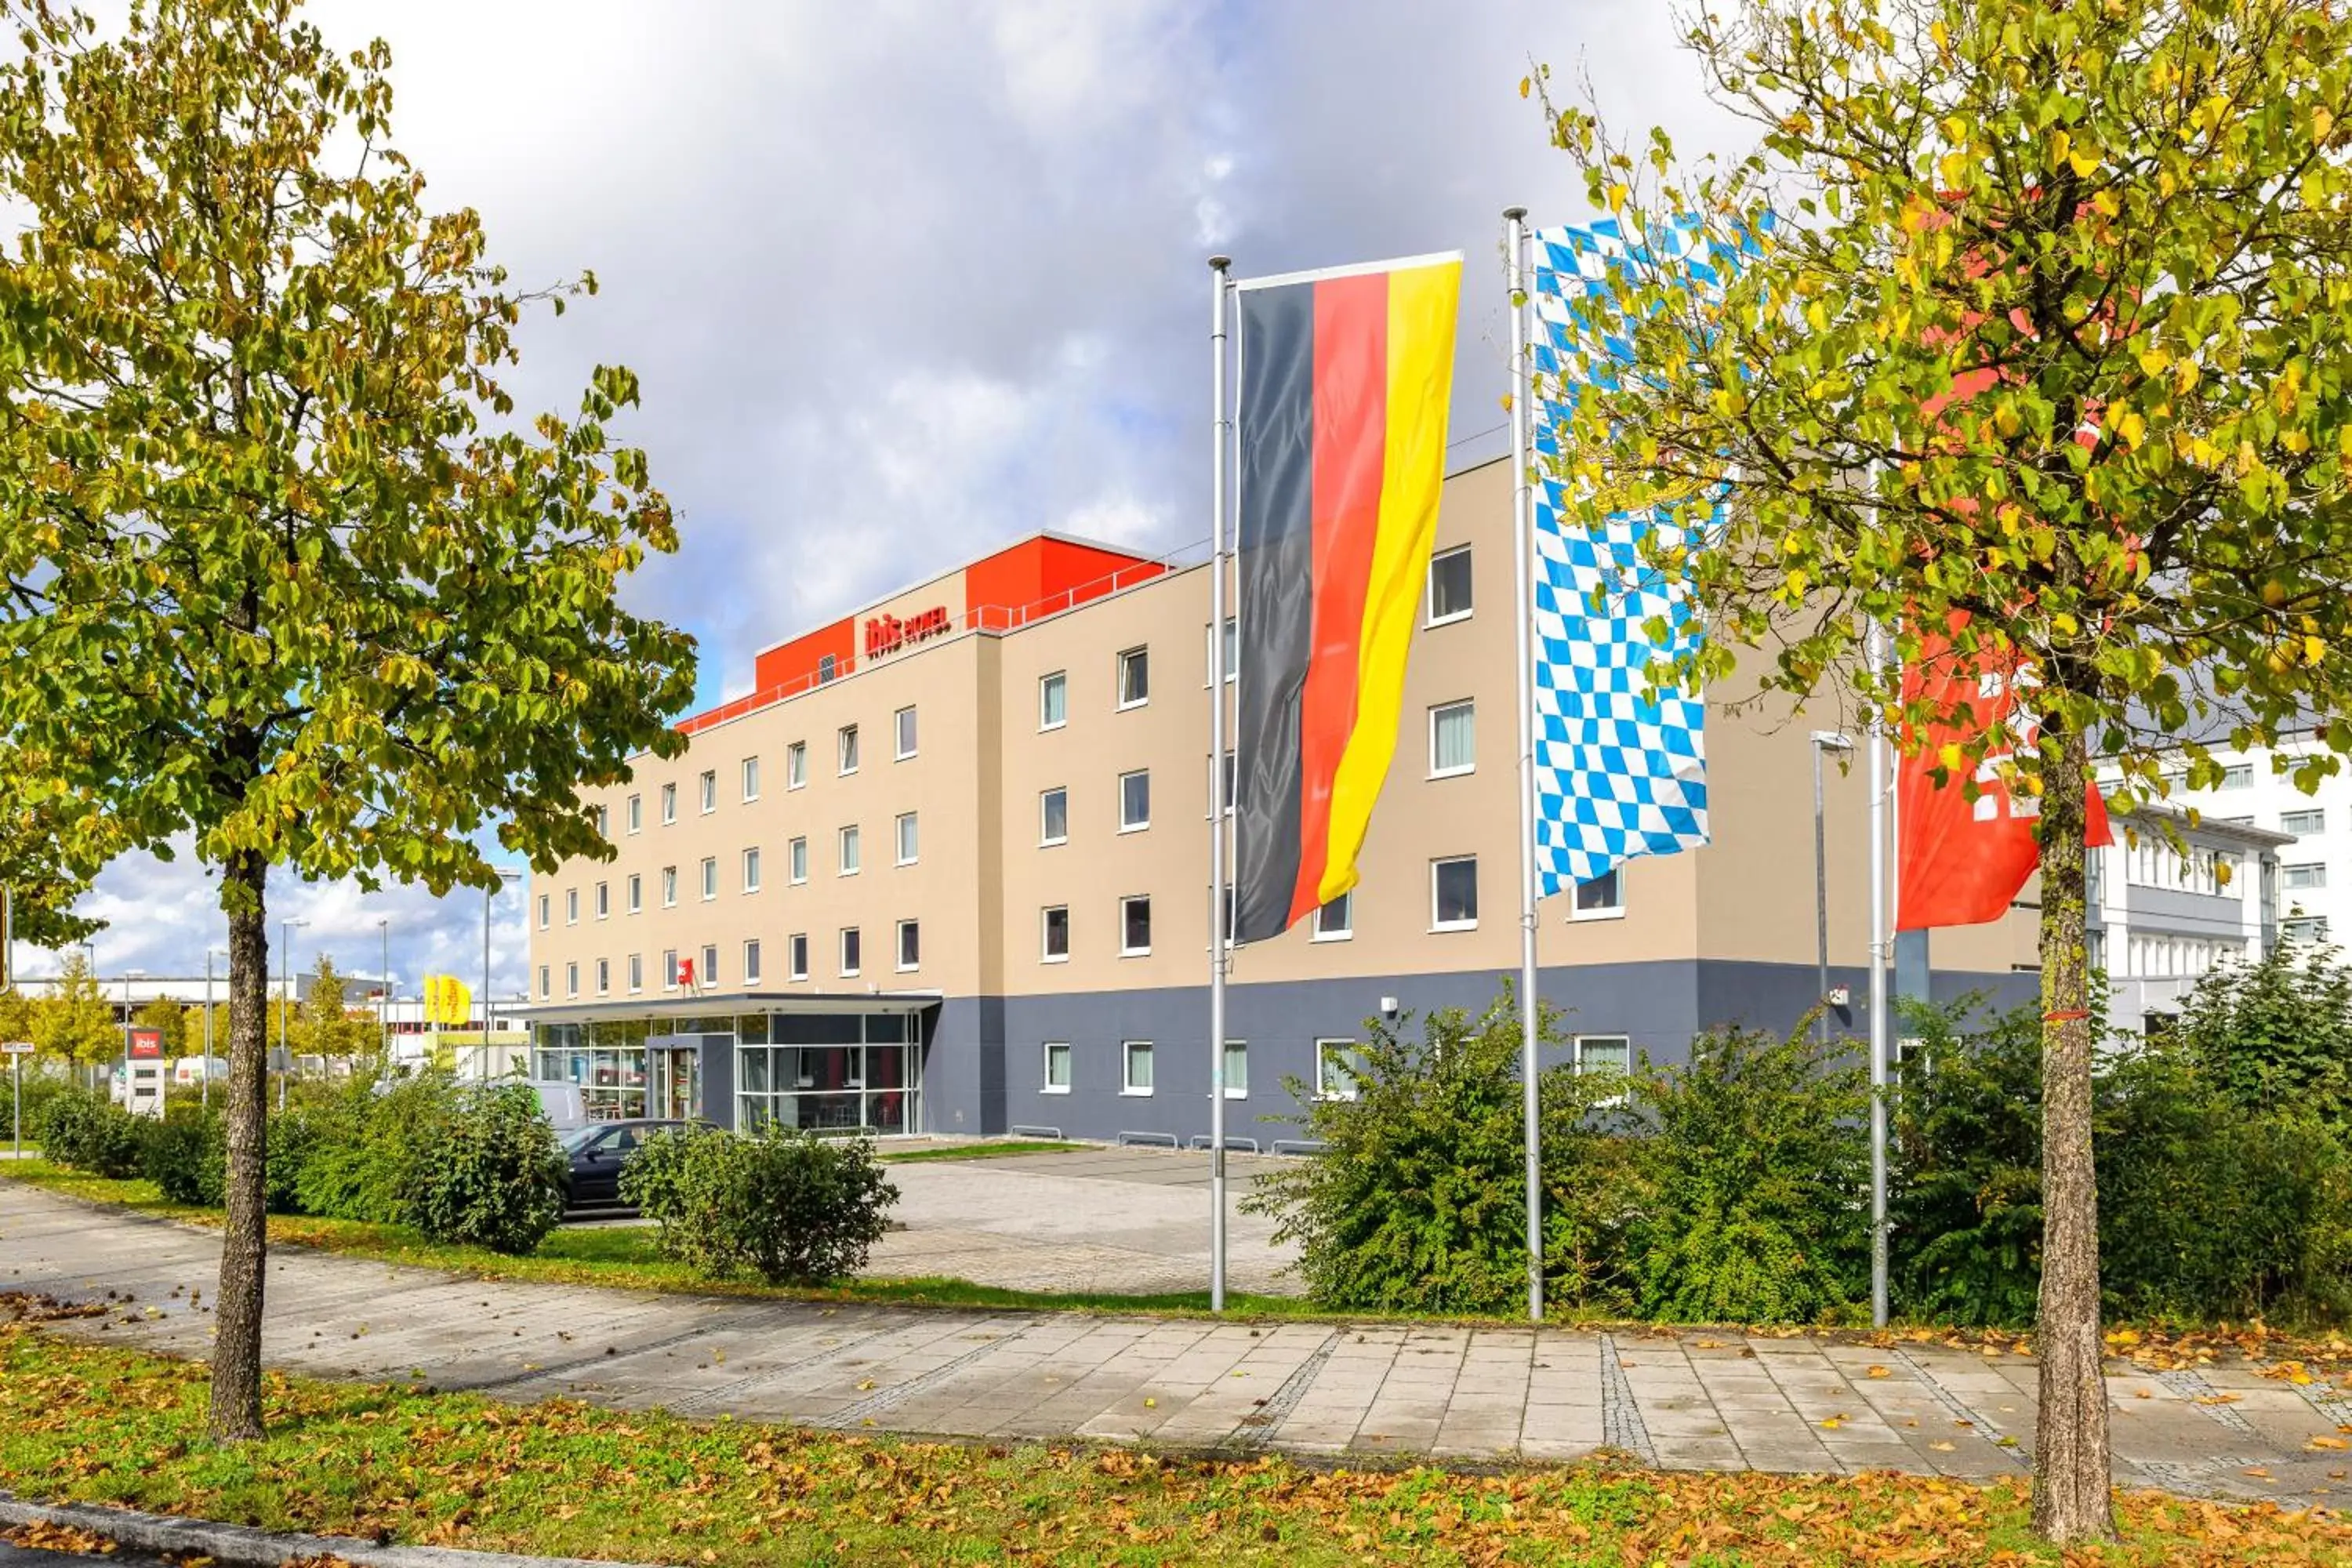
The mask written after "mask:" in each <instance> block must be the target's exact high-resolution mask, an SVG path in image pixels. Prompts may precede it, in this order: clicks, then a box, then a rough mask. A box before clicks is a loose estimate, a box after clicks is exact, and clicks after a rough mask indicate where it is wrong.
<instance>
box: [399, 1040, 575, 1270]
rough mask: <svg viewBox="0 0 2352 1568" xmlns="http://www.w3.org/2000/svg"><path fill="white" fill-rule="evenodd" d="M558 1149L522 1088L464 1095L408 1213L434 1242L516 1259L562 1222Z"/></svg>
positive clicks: (481, 1088)
mask: <svg viewBox="0 0 2352 1568" xmlns="http://www.w3.org/2000/svg"><path fill="white" fill-rule="evenodd" d="M563 1172H564V1161H563V1153H562V1150H561V1149H560V1148H558V1147H557V1145H556V1142H555V1132H554V1130H553V1129H552V1128H551V1126H549V1124H548V1121H547V1117H546V1114H545V1113H544V1112H542V1111H541V1110H540V1108H539V1096H538V1095H537V1094H535V1093H533V1092H532V1091H531V1089H530V1088H529V1087H528V1086H527V1085H523V1084H516V1083H508V1084H497V1085H485V1086H478V1087H475V1088H470V1089H466V1090H464V1091H463V1092H462V1093H460V1094H459V1095H458V1097H457V1104H456V1108H455V1114H453V1115H452V1116H450V1117H449V1119H448V1120H447V1121H446V1122H445V1123H444V1124H443V1125H442V1128H441V1142H440V1144H439V1146H438V1147H437V1148H436V1149H435V1150H434V1151H433V1152H432V1153H431V1155H430V1157H429V1158H427V1159H426V1160H425V1161H424V1163H423V1169H422V1171H421V1173H420V1180H419V1182H418V1184H417V1187H416V1190H415V1198H414V1202H413V1205H412V1213H413V1215H414V1221H415V1226H416V1228H417V1229H419V1230H421V1231H423V1232H424V1233H425V1235H426V1236H428V1237H432V1238H433V1239H434V1240H436V1241H446V1242H458V1243H463V1244H466V1245H468V1246H474V1247H488V1248H489V1249H490V1250H491V1251H493V1252H503V1253H509V1254H513V1255H520V1254H522V1253H526V1252H530V1250H532V1249H533V1248H535V1247H538V1246H539V1244H540V1243H541V1241H542V1240H544V1239H546V1237H547V1233H548V1232H549V1231H551V1230H553V1229H554V1228H555V1225H556V1222H557V1221H558V1220H560V1219H562V1217H563Z"/></svg>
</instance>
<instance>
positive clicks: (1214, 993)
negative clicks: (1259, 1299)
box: [1209, 256, 1233, 1312]
mask: <svg viewBox="0 0 2352 1568" xmlns="http://www.w3.org/2000/svg"><path fill="white" fill-rule="evenodd" d="M1232 266H1233V262H1232V260H1231V258H1227V257H1223V256H1212V257H1211V258H1209V365H1210V377H1211V380H1212V381H1213V383H1214V387H1213V391H1212V392H1211V394H1210V410H1211V412H1210V418H1209V434H1210V443H1211V451H1210V458H1209V541H1210V542H1209V1310H1211V1311H1212V1312H1222V1311H1223V1310H1225V957H1226V952H1227V949H1226V945H1225V944H1226V940H1227V938H1228V937H1229V936H1230V935H1231V933H1230V932H1229V931H1227V930H1226V929H1225V927H1226V919H1225V799H1224V795H1225V447H1226V445H1227V442H1228V439H1229V437H1230V426H1229V423H1228V421H1227V418H1226V414H1225V297H1226V294H1227V293H1228V292H1229V285H1228V283H1227V279H1226V269H1227V268H1230V267H1232Z"/></svg>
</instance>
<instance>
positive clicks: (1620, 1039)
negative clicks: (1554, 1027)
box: [1569, 1035, 1633, 1105]
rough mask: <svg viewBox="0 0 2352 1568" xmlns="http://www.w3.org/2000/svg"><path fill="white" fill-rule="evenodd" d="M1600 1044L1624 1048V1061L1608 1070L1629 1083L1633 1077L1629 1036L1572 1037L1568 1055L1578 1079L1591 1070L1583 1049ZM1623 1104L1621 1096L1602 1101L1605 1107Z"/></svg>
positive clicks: (1616, 1095) (1623, 1100)
mask: <svg viewBox="0 0 2352 1568" xmlns="http://www.w3.org/2000/svg"><path fill="white" fill-rule="evenodd" d="M1602 1044H1606V1045H1612V1046H1620V1047H1623V1048H1624V1052H1625V1059H1624V1060H1623V1061H1622V1063H1621V1064H1619V1065H1618V1066H1616V1067H1614V1068H1610V1069H1608V1070H1610V1071H1612V1072H1614V1073H1615V1074H1616V1075H1617V1076H1618V1077H1619V1078H1621V1079H1627V1080H1629V1081H1630V1080H1631V1079H1632V1078H1633V1037H1632V1036H1630V1035H1577V1036H1574V1037H1571V1038H1570V1042H1569V1053H1570V1060H1571V1061H1572V1062H1573V1063H1574V1064H1575V1069H1576V1073H1577V1075H1578V1076H1579V1077H1582V1076H1583V1075H1584V1073H1585V1072H1586V1071H1587V1070H1591V1069H1589V1068H1588V1064H1587V1063H1586V1061H1585V1059H1584V1049H1585V1047H1586V1046H1588V1045H1602ZM1624 1102H1625V1097H1624V1096H1623V1095H1622V1094H1614V1095H1612V1096H1610V1097H1609V1098H1608V1099H1607V1100H1604V1101H1602V1103H1603V1104H1606V1105H1622V1104H1623V1103H1624Z"/></svg>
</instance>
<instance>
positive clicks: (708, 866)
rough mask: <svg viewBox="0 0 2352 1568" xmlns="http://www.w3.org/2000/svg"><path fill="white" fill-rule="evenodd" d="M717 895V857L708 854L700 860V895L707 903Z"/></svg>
mask: <svg viewBox="0 0 2352 1568" xmlns="http://www.w3.org/2000/svg"><path fill="white" fill-rule="evenodd" d="M718 896H719V857H718V856H716V855H708V856H705V857H704V858H703V861H702V897H703V901H704V902H706V903H708V902H709V900H712V899H715V898H717V897H718Z"/></svg>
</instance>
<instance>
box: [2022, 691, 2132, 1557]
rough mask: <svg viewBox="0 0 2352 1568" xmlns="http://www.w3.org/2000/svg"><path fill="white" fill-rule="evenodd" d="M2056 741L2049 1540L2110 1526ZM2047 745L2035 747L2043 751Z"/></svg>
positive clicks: (2048, 969) (2048, 906) (2048, 1225)
mask: <svg viewBox="0 0 2352 1568" xmlns="http://www.w3.org/2000/svg"><path fill="white" fill-rule="evenodd" d="M2043 738H2044V740H2045V741H2047V740H2050V739H2053V738H2054V739H2056V740H2057V741H2058V742H2059V746H2058V752H2059V756H2058V760H2057V761H2056V762H2055V763H2054V764H2053V765H2052V766H2049V767H2047V768H2046V769H2045V770H2044V772H2043V774H2042V821H2041V834H2042V933H2041V942H2042V1302H2041V1310H2040V1314H2039V1316H2038V1318H2037V1319H2036V1321H2035V1328H2034V1345H2035V1348H2036V1350H2037V1351H2038V1352H2040V1354H2041V1360H2042V1385H2041V1402H2042V1405H2041V1411H2040V1414H2039V1416H2038V1417H2037V1419H2036V1421H2035V1423H2034V1449H2033V1528H2034V1531H2035V1532H2036V1533H2037V1534H2039V1535H2041V1536H2042V1537H2043V1538H2045V1539H2047V1540H2050V1541H2053V1542H2078V1541H2095V1540H2103V1539H2105V1538H2107V1537H2110V1536H2112V1535H2113V1534H2114V1533H2115V1515H2114V1511H2113V1508H2112V1506H2111V1504H2110V1501H2109V1497H2108V1486H2109V1472H2108V1459H2107V1384H2106V1375H2105V1368H2104V1366H2103V1364H2102V1353H2103V1347H2102V1345H2101V1342H2100V1338H2099V1193H2098V1186H2097V1184H2096V1183H2095V1180H2094V1178H2093V1172H2092V1163H2091V1018H2090V1012H2089V993H2090V987H2089V984H2088V981H2089V975H2088V963H2087V955H2086V953H2085V951H2084V933H2083V926H2084V907H2083V906H2084V897H2085V880H2084V853H2083V827H2084V820H2085V816H2086V807H2087V799H2086V797H2087V794H2088V791H2087V787H2086V785H2085V784H2084V762H2085V752H2084V737H2083V736H2082V735H2081V734H2080V733H2079V732H2075V731H2069V732H2068V733H2066V734H2063V735H2062V736H2056V737H2053V736H2051V735H2050V734H2049V733H2048V732H2047V731H2046V730H2045V732H2044V736H2043ZM2047 754H2048V753H2047V752H2045V753H2044V755H2045V756H2046V755H2047Z"/></svg>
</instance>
